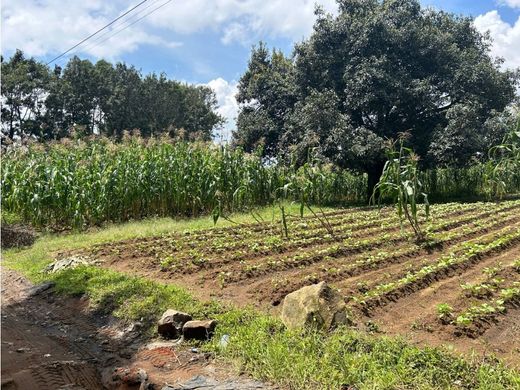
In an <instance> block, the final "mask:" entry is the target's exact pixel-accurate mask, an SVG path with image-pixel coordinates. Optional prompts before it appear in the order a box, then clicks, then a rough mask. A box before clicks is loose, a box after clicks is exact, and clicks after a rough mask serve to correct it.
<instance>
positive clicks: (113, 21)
mask: <svg viewBox="0 0 520 390" xmlns="http://www.w3.org/2000/svg"><path fill="white" fill-rule="evenodd" d="M147 1H148V0H143V1H141V2H140V3H139V4H137V5H135V6H133V7H132V8H130V9H129V10H128V11H126V12H125V13H124V14H122V15H119V16H118V17H117V18H115V19H114V20H112V21H111V22H110V23H108V24H107V25H105V26H103V27H101V28H100V29H99V30H97V31H96V32H94V33H93V34H90V35H89V36H88V37H86V38H85V39H83V40H82V41H81V42H79V43H77V44H75V45H74V46H72V47H71V48H70V49H68V50H67V51H64V52H63V53H61V54H60V55H59V56H57V57H55V58H53V59H52V60H50V61H49V62H47V64H45V65H49V64H52V63H53V62H54V61H56V60H57V59H58V58H61V57H63V56H64V55H65V54H67V53H68V52H70V51H71V50H74V49H75V48H76V47H78V46H79V45H81V44H82V43H84V42H86V41H88V40H89V39H90V38H92V37H93V36H94V35H97V34H98V33H100V32H101V31H103V30H104V29H105V28H107V27H109V26H111V25H112V24H114V23H115V22H117V21H118V20H119V19H121V18H122V17H123V16H125V15H128V14H129V13H130V12H132V11H133V10H134V9H136V8H137V7H139V6H140V5H142V4H144V3H146V2H147Z"/></svg>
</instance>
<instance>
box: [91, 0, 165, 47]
mask: <svg viewBox="0 0 520 390" xmlns="http://www.w3.org/2000/svg"><path fill="white" fill-rule="evenodd" d="M172 1H173V0H168V1H166V2H165V3H163V4H161V5H160V6H158V7H156V8H154V9H153V10H151V11H150V12H148V13H146V14H145V15H143V16H141V17H140V18H139V19H137V20H135V21H133V22H132V23H130V24H128V25H126V26H125V27H123V28H122V29H120V30H117V31H115V32H114V33H113V34H112V35H109V36H108V37H107V38H106V39H103V40H102V41H101V42H99V43H97V44H95V45H94V46H92V47H90V48H91V49H93V48H95V47H97V46H99V45H101V44H102V43H104V42H106V41H108V40H109V39H110V38H112V37H114V36H115V35H117V34H119V33H120V32H122V31H124V30H126V29H127V28H129V27H131V26H133V25H134V24H136V23H137V22H139V21H140V20H142V19H144V18H146V17H147V16H148V15H150V14H152V13H154V12H155V11H157V10H158V9H160V8H162V7H164V6H165V5H166V4H168V3H170V2H172Z"/></svg>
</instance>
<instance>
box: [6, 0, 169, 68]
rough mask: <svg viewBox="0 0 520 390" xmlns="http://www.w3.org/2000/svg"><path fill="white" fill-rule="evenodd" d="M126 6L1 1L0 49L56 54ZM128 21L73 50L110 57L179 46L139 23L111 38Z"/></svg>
mask: <svg viewBox="0 0 520 390" xmlns="http://www.w3.org/2000/svg"><path fill="white" fill-rule="evenodd" d="M125 7H127V4H125V3H124V2H117V1H114V2H111V1H102V0H83V1H70V2H63V1H61V0H39V1H37V0H4V1H3V2H2V49H3V50H14V49H21V50H23V51H24V52H25V53H26V54H28V55H30V56H43V55H47V54H58V53H60V52H63V51H65V50H67V49H68V48H69V47H71V46H73V45H74V44H76V43H78V42H79V41H81V40H82V39H83V38H85V37H86V36H88V35H89V34H91V33H93V32H95V31H96V30H98V29H99V28H101V27H103V26H104V25H106V24H107V23H109V22H110V21H111V20H113V19H114V18H115V17H116V16H117V15H119V14H120V13H121V11H122V10H125ZM127 9H129V7H128V8H127ZM135 19H137V17H135ZM130 22H131V21H126V22H125V21H123V19H121V21H118V22H116V23H115V24H114V25H113V26H112V27H111V31H112V32H110V31H108V30H107V31H104V32H103V33H101V34H99V35H96V36H95V37H94V38H92V40H90V41H89V42H88V43H85V44H84V45H82V46H80V47H79V48H78V50H77V51H75V52H76V53H87V54H91V55H93V56H96V57H105V58H109V59H111V58H116V57H117V56H119V55H120V54H122V53H124V52H131V51H134V50H136V49H137V48H138V47H139V46H140V45H142V44H152V45H163V46H165V47H168V48H172V47H175V46H177V45H178V43H176V42H170V41H166V40H164V39H162V38H161V37H159V36H156V35H154V34H150V33H148V32H146V31H145V30H144V29H143V28H142V27H143V26H142V25H139V24H136V25H135V26H130V27H129V28H127V29H126V30H124V31H123V32H121V33H118V34H117V35H114V36H113V37H111V35H112V33H113V32H116V31H117V30H118V29H119V28H122V27H124V26H127V25H129V24H130ZM96 43H97V45H96Z"/></svg>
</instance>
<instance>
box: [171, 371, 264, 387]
mask: <svg viewBox="0 0 520 390" xmlns="http://www.w3.org/2000/svg"><path fill="white" fill-rule="evenodd" d="M254 389H267V387H266V386H264V385H263V384H262V383H260V382H256V381H250V380H242V379H235V380H234V379H228V380H224V381H222V382H220V381H216V380H215V379H213V378H207V377H205V376H202V375H196V376H194V377H192V378H191V379H190V380H188V381H187V382H184V383H182V384H180V385H178V386H171V385H166V386H164V387H162V389H161V390H254Z"/></svg>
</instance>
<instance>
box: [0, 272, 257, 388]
mask: <svg viewBox="0 0 520 390" xmlns="http://www.w3.org/2000/svg"><path fill="white" fill-rule="evenodd" d="M1 276H2V323H1V330H2V361H1V366H2V371H1V373H2V385H1V388H2V389H3V390H11V389H20V390H21V389H38V390H57V389H69V390H82V389H83V390H91V389H104V388H108V389H121V390H123V389H147V388H150V389H151V388H158V389H161V388H162V387H163V386H165V385H169V386H170V387H168V388H169V389H172V390H174V389H179V388H190V387H182V386H188V385H191V384H192V383H195V384H197V383H198V384H199V385H200V384H201V383H202V384H204V383H205V384H206V387H204V389H208V390H209V389H213V388H215V387H216V386H218V385H220V386H222V385H227V386H232V387H226V388H236V389H266V388H267V387H266V386H264V385H262V384H259V383H257V382H252V381H249V380H247V379H243V378H238V379H237V378H234V377H233V375H231V373H230V371H229V369H228V368H227V367H224V366H223V365H221V364H217V363H215V362H214V361H213V360H212V359H211V358H210V356H208V355H207V354H202V353H193V352H191V350H190V348H189V347H188V346H182V345H181V346H177V345H175V343H174V342H170V341H163V340H146V339H142V338H141V337H140V332H139V329H140V328H139V326H138V325H139V324H132V326H126V327H122V326H121V324H119V323H118V322H117V321H115V320H114V319H113V318H109V317H107V316H100V315H94V314H93V313H91V312H89V311H88V310H87V308H88V301H87V300H85V299H81V298H66V297H63V296H60V295H56V294H55V293H54V292H53V288H52V286H51V285H49V284H44V285H39V286H33V285H32V284H31V283H30V282H29V281H28V280H27V279H25V278H24V277H22V276H20V275H19V274H18V273H16V272H14V271H11V270H7V269H4V268H2V269H1ZM121 367H122V368H125V369H128V370H129V371H128V372H130V376H131V375H133V376H138V377H139V375H140V374H139V372H142V371H139V370H143V371H144V372H145V373H146V377H147V379H146V380H142V377H139V378H138V379H139V380H138V381H136V382H137V383H135V384H133V385H131V384H129V383H125V382H124V381H120V380H119V379H118V378H117V375H114V371H115V369H117V368H121ZM118 372H122V371H121V370H120V371H118ZM137 374H139V375H137ZM114 378H116V379H114ZM154 385H155V387H154ZM218 388H221V387H218Z"/></svg>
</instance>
